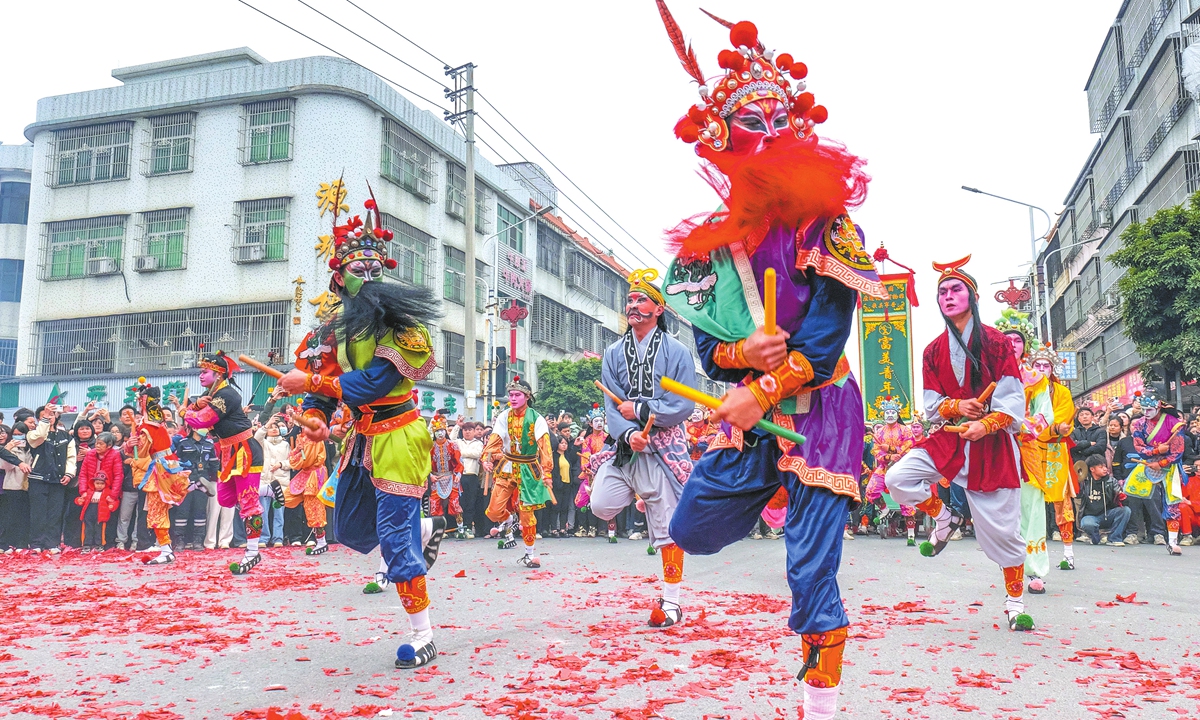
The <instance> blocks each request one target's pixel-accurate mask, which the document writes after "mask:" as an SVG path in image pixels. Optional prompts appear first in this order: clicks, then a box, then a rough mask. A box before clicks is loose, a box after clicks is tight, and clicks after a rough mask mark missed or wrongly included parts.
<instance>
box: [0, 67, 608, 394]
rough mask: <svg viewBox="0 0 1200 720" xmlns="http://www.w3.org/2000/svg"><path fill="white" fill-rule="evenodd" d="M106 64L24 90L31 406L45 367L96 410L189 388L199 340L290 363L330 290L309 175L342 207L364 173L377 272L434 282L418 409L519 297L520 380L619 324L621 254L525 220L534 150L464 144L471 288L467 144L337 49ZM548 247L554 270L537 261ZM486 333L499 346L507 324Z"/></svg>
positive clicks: (541, 176)
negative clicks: (383, 245)
mask: <svg viewBox="0 0 1200 720" xmlns="http://www.w3.org/2000/svg"><path fill="white" fill-rule="evenodd" d="M113 77H114V78H116V79H117V80H120V81H121V82H122V85H120V86H117V87H112V88H105V89H99V90H91V91H86V92H79V93H72V94H69V95H62V96H56V97H49V98H44V99H42V100H40V101H39V103H38V109H37V119H36V122H34V123H33V124H32V125H30V126H29V127H28V128H27V129H26V137H27V138H28V139H29V140H30V141H32V143H33V147H32V148H31V149H30V150H31V151H32V160H33V168H32V172H33V175H34V176H35V177H36V179H37V182H35V183H33V188H32V193H31V197H30V205H29V235H28V242H27V247H26V250H25V265H24V297H23V300H24V301H23V302H22V303H21V306H20V308H21V310H20V322H19V328H18V330H17V333H16V335H17V337H19V338H20V339H21V343H19V347H18V352H17V366H18V369H19V374H20V375H21V376H22V377H21V378H20V388H21V389H20V393H19V400H20V404H22V405H27V406H33V405H37V404H40V403H42V402H45V399H46V397H47V396H48V395H49V393H50V391H51V389H52V388H54V387H55V385H56V384H57V385H58V388H59V391H60V392H61V391H64V390H66V391H67V392H68V400H67V402H68V403H71V404H78V405H82V404H83V403H84V402H85V400H86V399H87V398H100V399H101V401H102V402H105V403H106V404H107V405H108V406H109V407H110V408H111V407H113V406H114V401H115V398H116V396H117V395H121V394H122V393H123V392H124V391H125V390H126V388H127V387H128V386H129V385H132V380H133V379H134V378H136V377H138V376H139V375H146V376H148V377H154V378H155V381H156V382H163V383H167V382H173V383H183V382H187V381H189V380H190V381H191V383H192V386H193V387H191V388H190V389H189V390H190V392H193V393H195V392H197V391H198V387H195V386H196V382H195V379H194V378H195V371H194V370H191V369H190V368H192V366H193V365H194V363H195V359H196V354H197V348H198V346H199V344H200V343H201V342H203V343H205V346H206V349H207V350H210V351H211V350H216V349H222V350H225V351H227V352H229V353H231V354H237V353H246V354H248V355H251V356H253V357H255V358H257V359H259V360H260V361H265V362H271V363H274V364H286V363H288V362H289V361H290V359H291V352H292V349H293V348H294V347H295V346H296V345H297V343H298V342H299V341H300V340H301V339H302V337H303V335H304V333H305V332H307V330H308V329H309V328H310V327H312V326H314V325H315V324H316V322H317V316H318V313H320V312H323V311H324V310H326V309H327V307H328V301H329V300H330V299H331V296H330V295H327V294H325V291H326V289H327V285H328V281H329V274H330V273H329V270H328V265H327V258H328V255H325V254H323V252H322V248H321V247H319V246H320V243H319V242H318V238H319V237H320V236H322V235H328V234H329V232H330V224H329V221H330V218H329V216H328V215H326V216H325V217H321V216H320V215H319V213H318V210H317V201H316V197H315V193H316V191H317V188H318V187H319V186H320V184H321V183H328V182H330V181H333V180H335V179H337V177H338V176H339V175H342V176H344V178H345V181H346V184H347V187H348V188H349V191H350V194H349V197H348V202H349V204H350V206H351V213H356V214H362V213H363V212H364V211H363V208H362V203H363V201H364V200H365V199H367V197H368V195H367V183H368V182H369V183H370V184H371V186H372V187H373V188H374V192H375V196H376V198H377V199H378V202H379V207H380V209H381V210H382V211H383V212H384V213H385V214H384V217H383V220H384V223H385V225H386V226H387V227H389V228H390V229H391V230H393V232H394V233H395V240H394V241H393V243H392V256H393V257H394V258H396V259H397V261H398V262H399V266H398V267H397V268H396V269H395V270H393V271H388V274H389V275H391V276H392V277H393V278H394V279H396V280H399V281H402V282H408V283H414V284H419V285H424V286H426V287H429V288H431V289H433V290H434V291H435V293H436V294H437V295H438V296H439V297H441V298H443V300H444V303H443V304H444V307H443V310H444V318H443V319H442V320H441V321H440V322H439V324H438V326H437V327H434V328H431V332H432V333H433V335H434V340H435V345H436V353H437V358H438V362H439V365H440V367H439V369H438V370H437V371H435V372H434V373H433V374H432V375H431V376H430V377H429V378H428V379H427V380H426V381H425V382H423V383H421V385H420V388H419V389H420V390H421V391H422V394H423V398H424V400H425V404H426V409H427V410H432V409H433V408H434V407H437V408H442V407H452V408H454V410H455V411H456V412H463V413H464V414H468V415H470V414H471V413H466V412H465V410H466V408H465V402H464V400H465V399H464V396H463V391H462V388H463V386H464V373H465V372H466V371H467V368H468V367H471V368H481V369H484V368H486V367H487V366H488V362H487V357H489V355H488V350H489V341H490V339H491V338H492V337H499V336H500V333H499V332H497V333H492V334H489V333H487V332H486V329H487V328H488V318H489V316H490V313H492V312H494V311H495V310H496V309H497V308H499V307H501V306H506V305H508V304H509V303H510V302H512V301H514V300H515V301H517V302H519V303H522V304H524V305H526V306H527V307H529V309H530V310H531V314H530V317H529V319H528V320H526V321H525V322H523V323H522V325H523V327H521V328H519V331H518V348H519V349H518V362H517V363H516V366H515V371H517V372H521V373H522V374H523V375H527V376H528V377H529V378H530V379H531V380H533V381H534V382H535V386H536V367H535V365H536V361H538V360H540V359H543V358H560V357H580V356H582V355H583V354H586V353H594V352H599V351H600V350H602V349H603V344H604V342H605V340H611V339H614V338H615V336H616V333H617V332H619V331H620V321H619V312H618V311H619V310H620V308H621V304H620V303H619V301H614V300H613V298H612V297H611V292H613V291H616V292H618V295H619V296H623V294H624V287H623V286H622V284H621V281H622V280H623V276H621V275H620V274H619V271H620V266H619V264H616V263H615V262H614V261H612V259H611V257H610V256H609V255H608V254H607V253H604V252H603V251H601V250H600V249H598V248H596V247H595V246H594V245H592V244H591V243H590V242H588V241H586V239H583V238H581V237H580V236H578V235H577V234H576V233H574V232H573V231H571V229H570V228H568V227H567V226H566V225H565V224H564V223H563V222H562V221H561V220H560V219H558V218H551V217H547V218H544V219H540V220H535V219H534V215H535V213H534V210H535V209H537V208H540V207H545V206H546V205H551V204H554V203H555V202H556V201H557V198H556V193H557V191H556V190H555V189H554V186H553V184H552V183H551V182H550V181H549V179H548V178H547V177H546V176H545V173H544V172H542V171H541V169H540V168H538V167H537V166H536V165H533V164H529V163H522V164H519V165H511V166H506V167H497V166H495V165H493V164H491V163H489V162H488V161H487V159H486V158H483V157H480V156H479V154H478V153H476V162H475V169H476V188H477V200H476V218H477V219H476V223H475V233H476V248H477V266H476V273H477V276H478V278H479V279H480V281H479V282H478V283H477V285H476V287H475V288H474V289H471V288H466V287H465V285H466V283H465V270H466V268H465V265H464V261H465V255H464V241H463V236H464V233H465V228H464V226H463V220H462V218H463V201H464V192H465V177H464V164H463V161H464V158H465V150H466V144H465V141H464V140H463V139H462V137H461V136H459V135H458V134H457V133H456V132H455V131H454V129H453V128H452V127H451V126H449V125H447V124H445V123H444V122H443V121H442V119H441V118H437V117H435V116H434V115H433V114H431V113H429V112H427V111H423V110H420V109H418V108H417V107H416V106H414V105H413V104H412V103H411V102H409V101H408V100H407V99H406V98H405V97H403V96H402V95H401V94H400V93H398V92H397V91H395V90H394V89H393V88H392V87H391V86H389V85H388V84H387V83H385V82H384V81H383V80H382V79H380V78H379V77H378V76H376V75H374V74H373V73H371V72H370V71H368V70H366V69H365V68H363V67H361V66H358V65H355V64H354V63H351V62H348V61H346V60H342V59H339V58H331V57H310V58H302V59H297V60H287V61H282V62H274V63H272V62H268V61H267V60H265V59H264V58H262V57H260V56H259V55H257V54H256V53H255V52H254V51H252V50H250V49H249V48H239V49H236V50H228V51H222V52H216V53H209V54H206V55H199V56H194V57H187V58H180V59H177V60H168V61H163V62H157V63H151V64H147V65H140V66H136V67H129V68H120V69H117V70H114V71H113ZM29 172H30V171H29V170H28V169H27V170H26V178H27V182H28V177H29ZM543 244H546V246H547V249H543V248H542V245H543ZM552 255H557V256H558V257H559V263H560V264H561V267H562V273H563V274H557V275H556V274H555V273H554V272H553V271H552V270H546V269H545V268H542V260H543V258H546V262H547V263H549V264H550V265H552V266H553V265H554V262H553V261H551V260H550V259H549V258H550V257H551V256H552ZM535 258H536V261H535ZM537 268H541V269H540V270H539V269H537ZM576 270H578V271H579V274H578V275H574V274H571V273H574V272H575V271H576ZM589 273H591V274H589ZM576 277H578V278H580V279H579V280H578V282H576V281H575V278H576ZM543 285H545V288H544V289H545V295H544V296H543V294H542V291H543ZM554 303H557V304H558V306H561V307H564V308H569V309H570V312H571V315H570V323H571V324H570V325H569V326H568V327H569V336H561V335H560V334H558V333H561V332H562V330H561V328H562V327H563V326H562V325H561V324H560V323H561V319H562V317H565V316H563V315H562V314H561V313H559V311H558V307H557V306H555V305H554ZM471 311H473V312H475V313H476V328H477V333H478V334H477V339H478V342H477V343H476V348H474V352H473V359H474V362H473V363H470V364H469V365H468V364H467V363H465V362H464V361H465V360H466V358H465V357H464V356H465V355H466V348H464V347H463V324H464V318H465V313H466V312H471ZM2 317H3V316H0V318H2ZM0 322H2V320H0ZM497 324H498V323H497V321H495V319H493V321H492V325H493V327H495V326H496V325H497ZM495 329H496V330H503V340H502V341H503V343H504V344H505V345H507V338H508V335H509V333H508V326H507V324H504V326H503V328H499V327H496V328H495ZM589 331H590V332H589ZM499 342H501V341H500V340H497V344H498V343H499ZM531 342H532V344H531ZM0 357H2V356H0ZM526 360H532V361H533V362H530V363H529V367H528V368H526V367H525V361H526ZM485 379H486V378H485ZM248 381H249V383H250V386H246V384H245V383H243V388H244V391H246V392H247V393H248V394H249V395H250V396H251V397H252V398H254V399H261V398H262V397H263V396H264V394H265V392H266V389H267V386H268V385H269V384H270V381H269V379H268V378H266V377H264V376H254V377H252V378H249V379H248ZM480 387H481V391H482V389H483V388H486V382H481V383H480ZM10 395H11V392H10ZM123 397H124V396H123V395H122V399H123ZM2 405H4V403H0V406H2ZM483 406H484V403H479V404H478V407H477V408H476V411H475V413H474V414H475V415H477V416H479V417H482V416H483Z"/></svg>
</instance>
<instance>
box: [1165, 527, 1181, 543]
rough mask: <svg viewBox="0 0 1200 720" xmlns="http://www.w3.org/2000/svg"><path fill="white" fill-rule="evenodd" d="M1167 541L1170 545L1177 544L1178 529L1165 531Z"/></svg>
mask: <svg viewBox="0 0 1200 720" xmlns="http://www.w3.org/2000/svg"><path fill="white" fill-rule="evenodd" d="M1167 542H1169V543H1170V544H1171V545H1178V544H1179V531H1178V530H1168V531H1167Z"/></svg>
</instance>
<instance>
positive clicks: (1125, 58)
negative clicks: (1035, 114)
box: [1039, 0, 1200, 402]
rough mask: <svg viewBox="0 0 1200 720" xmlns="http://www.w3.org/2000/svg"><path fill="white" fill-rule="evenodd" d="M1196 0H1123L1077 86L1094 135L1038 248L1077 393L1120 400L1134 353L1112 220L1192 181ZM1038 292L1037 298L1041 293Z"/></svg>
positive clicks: (1167, 202) (1199, 52)
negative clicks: (1123, 315) (1073, 354)
mask: <svg viewBox="0 0 1200 720" xmlns="http://www.w3.org/2000/svg"><path fill="white" fill-rule="evenodd" d="M1198 39H1200V0H1125V2H1124V3H1122V5H1121V8H1120V11H1119V12H1118V13H1117V17H1116V20H1115V21H1114V22H1113V25H1112V27H1111V28H1109V31H1108V34H1107V35H1106V36H1105V38H1104V42H1103V43H1102V45H1101V48H1100V53H1099V55H1098V56H1097V58H1096V63H1095V66H1094V67H1093V69H1092V73H1091V76H1090V77H1089V78H1088V81H1087V85H1086V88H1085V90H1086V92H1087V97H1088V114H1089V121H1090V128H1091V131H1092V132H1093V133H1098V134H1099V135H1100V137H1099V140H1098V141H1097V143H1096V147H1095V149H1094V150H1093V151H1092V153H1091V155H1090V156H1089V157H1088V159H1087V162H1086V163H1085V164H1084V166H1083V168H1082V169H1081V170H1080V173H1079V177H1078V178H1077V179H1076V181H1075V183H1074V185H1073V186H1072V187H1071V189H1070V192H1069V193H1068V195H1067V197H1066V199H1065V200H1064V203H1065V208H1064V210H1063V212H1062V215H1061V216H1060V218H1059V221H1058V224H1057V229H1056V230H1055V232H1054V234H1053V235H1052V236H1051V241H1050V243H1049V244H1048V245H1047V247H1046V249H1045V250H1044V251H1043V252H1042V253H1041V256H1040V258H1039V266H1042V267H1044V271H1045V278H1044V279H1045V282H1046V284H1047V285H1048V288H1047V290H1048V292H1049V296H1050V308H1049V315H1048V317H1047V315H1046V308H1045V307H1044V304H1043V303H1041V302H1039V305H1042V306H1043V307H1042V310H1041V312H1042V317H1041V322H1042V325H1043V327H1046V325H1047V323H1049V325H1050V327H1051V328H1052V336H1053V338H1054V340H1055V343H1056V344H1057V345H1058V346H1059V347H1061V348H1065V349H1071V350H1078V351H1080V354H1079V357H1078V368H1079V379H1078V380H1077V381H1075V382H1073V383H1072V384H1071V390H1072V393H1073V394H1074V395H1076V397H1077V399H1083V398H1088V399H1091V400H1094V401H1102V400H1107V399H1108V398H1110V397H1114V396H1116V397H1121V398H1124V401H1125V402H1129V401H1130V398H1131V396H1132V393H1133V392H1134V391H1135V390H1137V389H1139V388H1140V382H1141V378H1140V376H1139V375H1138V369H1139V367H1140V365H1141V363H1142V358H1140V357H1139V356H1138V354H1137V352H1136V350H1135V349H1134V346H1133V342H1132V341H1131V340H1130V339H1129V337H1128V335H1127V334H1126V333H1125V328H1124V327H1123V325H1122V323H1121V320H1120V317H1119V308H1120V297H1119V296H1118V294H1117V288H1116V282H1117V280H1118V279H1119V278H1120V276H1121V274H1122V271H1121V270H1120V269H1119V268H1116V267H1114V266H1113V265H1112V264H1111V263H1110V262H1109V261H1108V256H1109V255H1110V254H1111V253H1112V252H1113V251H1114V250H1116V249H1117V248H1119V247H1120V245H1121V239H1120V236H1121V232H1122V231H1124V230H1125V228H1127V227H1128V226H1129V224H1130V223H1132V222H1137V221H1144V220H1146V219H1147V218H1149V217H1150V216H1151V215H1153V214H1154V213H1155V212H1156V211H1157V210H1160V209H1162V208H1164V207H1170V206H1173V205H1178V204H1180V203H1182V202H1185V201H1186V200H1187V198H1188V196H1189V195H1191V194H1192V193H1194V192H1196V191H1197V190H1200V145H1198V144H1197V139H1198V137H1200V115H1198V113H1197V109H1196V103H1195V101H1194V99H1193V97H1192V96H1190V95H1189V94H1188V92H1186V90H1185V88H1184V85H1185V73H1184V67H1185V65H1187V64H1188V63H1189V62H1191V60H1188V59H1186V58H1188V57H1189V56H1190V57H1191V58H1192V59H1195V58H1197V57H1200V46H1193V43H1196V41H1197V40H1198ZM1039 300H1041V298H1039Z"/></svg>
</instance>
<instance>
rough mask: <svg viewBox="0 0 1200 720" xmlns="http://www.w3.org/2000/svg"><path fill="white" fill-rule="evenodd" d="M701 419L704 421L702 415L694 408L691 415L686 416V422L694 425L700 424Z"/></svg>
mask: <svg viewBox="0 0 1200 720" xmlns="http://www.w3.org/2000/svg"><path fill="white" fill-rule="evenodd" d="M703 419H704V413H702V412H700V409H699V408H696V409H695V410H693V411H692V414H691V415H688V420H690V421H692V422H694V423H695V422H700V421H701V420H703Z"/></svg>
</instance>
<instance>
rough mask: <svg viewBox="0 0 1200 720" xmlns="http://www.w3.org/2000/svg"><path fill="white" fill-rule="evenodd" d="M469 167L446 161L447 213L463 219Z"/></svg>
mask: <svg viewBox="0 0 1200 720" xmlns="http://www.w3.org/2000/svg"><path fill="white" fill-rule="evenodd" d="M466 203H467V169H466V168H464V167H463V166H462V165H459V164H458V163H453V162H448V163H446V214H447V215H449V216H450V217H454V218H458V219H459V220H462V219H463V217H464V215H465V214H466Z"/></svg>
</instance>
